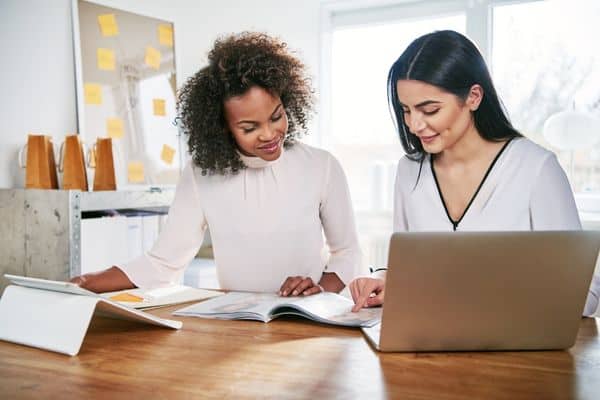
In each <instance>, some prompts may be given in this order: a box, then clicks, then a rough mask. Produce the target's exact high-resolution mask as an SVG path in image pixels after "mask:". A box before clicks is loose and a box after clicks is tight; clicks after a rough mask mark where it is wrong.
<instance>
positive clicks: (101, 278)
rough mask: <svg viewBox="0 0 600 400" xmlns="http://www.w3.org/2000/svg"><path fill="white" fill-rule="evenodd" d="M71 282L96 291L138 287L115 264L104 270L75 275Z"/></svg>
mask: <svg viewBox="0 0 600 400" xmlns="http://www.w3.org/2000/svg"><path fill="white" fill-rule="evenodd" d="M71 282H74V283H76V284H78V285H79V286H81V287H82V288H84V289H87V290H91V291H92V292H96V293H103V292H112V291H115V290H124V289H133V288H135V287H136V286H135V285H134V284H133V282H131V281H130V280H129V278H128V277H127V275H125V273H124V272H123V271H121V269H120V268H118V267H114V266H113V267H110V268H108V269H105V270H104V271H100V272H94V273H89V274H84V275H81V276H78V277H75V278H73V279H71Z"/></svg>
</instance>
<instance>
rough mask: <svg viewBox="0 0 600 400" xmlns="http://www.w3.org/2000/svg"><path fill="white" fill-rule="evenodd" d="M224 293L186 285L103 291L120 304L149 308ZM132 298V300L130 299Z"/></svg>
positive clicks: (197, 299)
mask: <svg viewBox="0 0 600 400" xmlns="http://www.w3.org/2000/svg"><path fill="white" fill-rule="evenodd" d="M221 295H223V293H222V292H217V291H214V290H205V289H196V288H192V287H189V286H184V285H174V286H166V287H162V288H155V289H128V290H121V291H118V292H109V293H102V295H101V296H102V297H104V298H108V299H109V300H113V301H117V302H118V303H119V304H121V305H124V306H128V307H132V308H137V309H149V308H155V307H163V306H169V305H173V304H181V303H188V302H191V301H200V300H204V299H209V298H212V297H217V296H221ZM129 299H131V300H129Z"/></svg>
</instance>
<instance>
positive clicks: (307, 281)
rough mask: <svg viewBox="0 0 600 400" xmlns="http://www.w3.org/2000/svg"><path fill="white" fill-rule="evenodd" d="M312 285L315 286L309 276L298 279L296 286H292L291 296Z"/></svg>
mask: <svg viewBox="0 0 600 400" xmlns="http://www.w3.org/2000/svg"><path fill="white" fill-rule="evenodd" d="M313 286H315V284H314V282H313V280H312V279H311V278H304V279H302V280H301V281H300V283H299V284H298V286H296V287H295V288H294V290H293V291H292V296H298V295H299V294H300V293H302V292H304V291H305V290H306V289H308V288H311V287H313Z"/></svg>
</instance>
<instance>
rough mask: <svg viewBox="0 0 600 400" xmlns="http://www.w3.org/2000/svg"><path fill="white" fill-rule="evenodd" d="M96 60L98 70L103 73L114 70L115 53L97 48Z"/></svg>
mask: <svg viewBox="0 0 600 400" xmlns="http://www.w3.org/2000/svg"><path fill="white" fill-rule="evenodd" d="M96 58H97V59H98V69H102V70H105V71H114V70H115V53H114V52H113V51H112V50H111V49H103V48H101V47H100V48H98V50H96Z"/></svg>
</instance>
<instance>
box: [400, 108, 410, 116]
mask: <svg viewBox="0 0 600 400" xmlns="http://www.w3.org/2000/svg"><path fill="white" fill-rule="evenodd" d="M402 114H404V115H408V114H410V110H408V109H402Z"/></svg>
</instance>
